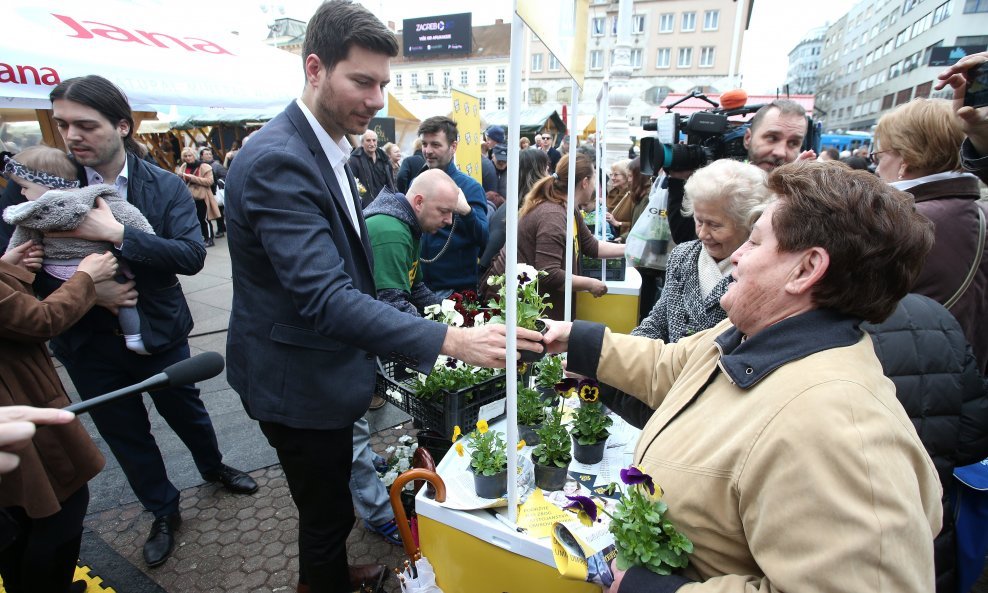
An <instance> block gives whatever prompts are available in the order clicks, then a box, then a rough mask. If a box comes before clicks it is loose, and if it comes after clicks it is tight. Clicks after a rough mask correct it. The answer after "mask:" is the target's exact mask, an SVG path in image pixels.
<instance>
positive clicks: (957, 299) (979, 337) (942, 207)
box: [872, 99, 988, 374]
mask: <svg viewBox="0 0 988 593" xmlns="http://www.w3.org/2000/svg"><path fill="white" fill-rule="evenodd" d="M875 139H876V141H877V144H878V149H877V150H876V151H875V152H873V153H872V159H873V160H874V161H875V162H876V164H877V165H878V176H879V177H881V178H882V179H883V180H884V181H886V182H888V183H889V184H891V185H892V186H893V187H895V188H896V189H900V190H902V191H906V192H909V193H910V194H912V195H913V198H915V201H916V209H917V210H918V211H919V212H920V213H921V214H923V215H924V216H926V217H928V218H929V219H930V220H932V221H933V224H934V227H935V233H936V240H935V242H934V244H933V250H932V251H931V252H930V256H929V258H927V260H926V266H924V267H923V271H922V273H921V274H920V276H919V280H917V282H916V286H915V288H914V292H917V293H919V294H922V295H924V296H928V297H930V298H931V299H933V300H935V301H937V302H938V303H940V304H941V305H944V306H945V307H947V309H949V310H950V312H951V313H953V315H954V317H956V318H957V321H958V322H959V323H960V324H961V327H962V328H964V335H965V337H967V340H968V342H970V343H971V347H972V348H974V354H975V356H976V357H977V359H978V368H979V369H980V370H981V373H982V374H985V373H988V332H986V331H984V324H983V320H984V319H986V318H988V241H986V240H985V234H986V226H985V222H986V219H988V209H986V208H985V205H984V204H983V203H982V204H979V203H978V199H979V198H980V197H981V193H980V190H979V188H978V179H977V177H975V176H974V175H972V174H971V173H966V172H964V171H963V170H962V168H961V157H960V147H961V143H962V142H963V141H964V131H963V129H962V128H961V124H960V122H959V121H958V119H957V117H956V115H955V113H954V110H953V108H952V107H951V104H950V101H947V100H945V99H915V100H913V101H910V102H909V103H906V104H904V105H900V106H899V107H898V108H896V109H895V110H894V111H892V112H890V113H887V114H885V115H884V116H882V118H881V119H880V120H879V121H878V127H877V128H876V129H875Z"/></svg>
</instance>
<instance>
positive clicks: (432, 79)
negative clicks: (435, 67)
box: [425, 72, 436, 86]
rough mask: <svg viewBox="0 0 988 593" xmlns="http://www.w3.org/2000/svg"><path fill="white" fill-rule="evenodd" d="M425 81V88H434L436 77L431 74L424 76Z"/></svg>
mask: <svg viewBox="0 0 988 593" xmlns="http://www.w3.org/2000/svg"><path fill="white" fill-rule="evenodd" d="M425 80H426V83H425V86H436V75H435V74H433V73H432V72H429V73H428V74H426V75H425Z"/></svg>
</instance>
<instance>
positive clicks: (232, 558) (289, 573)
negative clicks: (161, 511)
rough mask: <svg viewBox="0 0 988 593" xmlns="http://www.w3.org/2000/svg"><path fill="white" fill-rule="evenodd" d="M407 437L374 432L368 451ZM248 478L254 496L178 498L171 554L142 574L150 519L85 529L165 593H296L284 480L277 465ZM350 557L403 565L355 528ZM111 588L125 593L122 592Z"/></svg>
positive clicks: (98, 517) (193, 491)
mask: <svg viewBox="0 0 988 593" xmlns="http://www.w3.org/2000/svg"><path fill="white" fill-rule="evenodd" d="M407 430H408V425H403V426H402V427H399V428H393V429H389V430H385V431H381V432H378V433H376V434H374V435H373V436H372V437H371V446H372V447H373V448H374V450H376V451H378V452H379V453H384V452H385V449H386V448H387V447H388V446H389V445H393V444H395V443H396V442H397V440H398V437H399V436H401V435H402V434H405V433H406V431H407ZM251 476H253V477H254V479H255V480H257V483H258V486H259V488H258V491H257V492H256V493H254V494H253V495H247V496H241V495H235V494H230V493H228V492H226V491H225V490H223V489H222V488H221V487H219V486H217V485H214V484H207V485H204V486H199V487H194V488H189V489H187V490H185V491H183V492H182V502H181V505H180V508H181V512H182V526H181V528H179V531H178V534H177V538H176V547H175V551H174V553H173V554H172V556H171V558H169V559H168V561H167V562H165V564H164V565H162V566H160V567H158V568H154V569H148V568H145V566H144V561H143V559H142V557H141V546H142V545H143V543H144V539H145V538H146V537H147V533H148V530H149V529H150V528H151V519H152V518H151V515H150V513H147V512H144V511H143V509H142V508H141V505H140V504H139V503H131V504H125V505H122V506H118V507H115V508H112V509H107V510H104V511H101V512H97V513H93V514H91V515H89V516H88V517H87V518H86V522H85V524H86V527H87V528H89V529H91V530H92V531H93V532H94V533H96V534H97V536H98V537H100V538H101V539H102V540H103V541H105V542H106V543H107V544H109V545H110V546H111V547H112V548H113V549H114V550H115V551H116V552H117V553H118V554H120V555H121V556H123V557H124V558H126V559H127V560H128V561H130V563H131V564H133V565H134V566H135V567H138V568H140V569H141V570H142V571H143V572H144V573H145V574H146V575H147V576H148V577H149V578H151V579H152V580H153V581H155V582H156V583H157V584H158V585H160V586H161V588H163V589H164V590H166V591H168V592H169V593H186V592H206V591H215V592H223V593H234V592H236V593H241V592H248V591H250V592H254V591H258V592H259V591H272V592H282V591H285V592H289V591H295V585H296V583H297V578H298V576H297V575H298V546H297V541H298V513H297V511H296V509H295V506H294V504H293V503H292V500H291V496H290V495H289V493H288V484H287V483H286V481H285V477H284V473H283V472H282V471H281V466H279V465H274V466H271V467H267V468H264V469H259V470H256V471H253V472H251ZM347 549H348V551H349V557H350V562H351V563H352V564H377V563H380V564H385V565H387V566H388V567H389V569H390V568H391V567H396V566H400V565H401V564H402V563H403V562H404V560H405V558H406V556H405V553H404V549H403V548H401V547H400V546H393V545H391V544H389V543H387V542H386V541H384V539H383V538H381V537H380V536H378V535H376V534H373V533H371V532H369V531H367V530H366V529H364V527H363V524H362V523H361V522H360V521H357V522H356V524H355V525H354V529H353V531H351V533H350V537H349V538H348V539H347ZM109 584H110V585H113V586H114V587H115V588H116V590H117V592H118V593H127V588H126V586H120V585H119V584H118V583H112V582H111V583H109ZM384 590H385V591H387V592H388V593H396V592H398V591H399V590H400V588H399V585H398V581H397V579H396V578H393V577H391V578H388V579H386V581H385V587H384Z"/></svg>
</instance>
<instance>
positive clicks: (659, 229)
mask: <svg viewBox="0 0 988 593" xmlns="http://www.w3.org/2000/svg"><path fill="white" fill-rule="evenodd" d="M668 200H669V190H668V189H666V188H663V187H662V184H661V180H659V181H657V182H656V183H655V184H654V185H653V186H652V192H651V193H650V194H649V196H648V206H647V207H646V208H645V211H644V212H642V215H641V216H639V217H638V220H637V221H636V222H635V226H633V227H631V232H630V233H628V240H627V242H626V243H627V246H626V247H625V250H624V255H625V257H627V258H628V263H629V264H630V265H632V266H635V267H636V268H653V269H656V270H664V269H665V266H666V256H667V255H668V251H669V241H670V239H671V238H672V232H671V231H670V230H669V218H668V216H667V213H666V207H667V205H668Z"/></svg>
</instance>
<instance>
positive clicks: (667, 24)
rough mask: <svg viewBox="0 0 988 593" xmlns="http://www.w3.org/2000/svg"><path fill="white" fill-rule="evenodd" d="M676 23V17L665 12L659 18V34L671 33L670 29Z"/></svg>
mask: <svg viewBox="0 0 988 593" xmlns="http://www.w3.org/2000/svg"><path fill="white" fill-rule="evenodd" d="M675 22H676V15H675V14H673V13H671V12H667V13H665V14H663V15H662V16H660V17H659V33H672V28H673V26H674V23H675Z"/></svg>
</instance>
